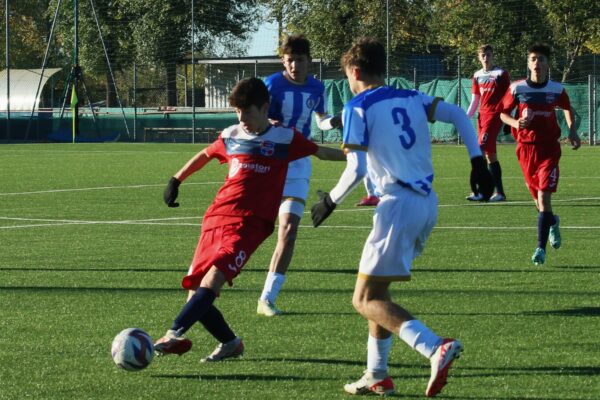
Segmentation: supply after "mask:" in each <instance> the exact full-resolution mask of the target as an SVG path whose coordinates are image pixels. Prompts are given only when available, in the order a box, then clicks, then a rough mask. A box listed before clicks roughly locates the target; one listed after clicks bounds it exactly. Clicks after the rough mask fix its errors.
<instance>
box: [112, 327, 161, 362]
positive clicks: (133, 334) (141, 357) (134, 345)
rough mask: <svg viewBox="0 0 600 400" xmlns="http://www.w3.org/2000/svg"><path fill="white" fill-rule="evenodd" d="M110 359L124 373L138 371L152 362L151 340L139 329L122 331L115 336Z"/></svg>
mask: <svg viewBox="0 0 600 400" xmlns="http://www.w3.org/2000/svg"><path fill="white" fill-rule="evenodd" d="M111 354H112V359H113V361H114V362H115V364H117V366H118V367H119V368H122V369H124V370H126V371H140V370H142V369H144V368H146V367H147V366H148V365H150V363H151V362H152V357H153V356H154V345H153V344H152V338H151V337H150V335H148V333H147V332H146V331H144V330H143V329H140V328H128V329H124V330H122V331H121V332H119V334H118V335H117V336H115V338H114V340H113V342H112V346H111Z"/></svg>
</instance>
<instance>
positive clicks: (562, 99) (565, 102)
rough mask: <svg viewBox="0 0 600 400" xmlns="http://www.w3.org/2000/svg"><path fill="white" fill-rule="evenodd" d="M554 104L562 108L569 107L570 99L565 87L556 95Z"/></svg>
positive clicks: (566, 108)
mask: <svg viewBox="0 0 600 400" xmlns="http://www.w3.org/2000/svg"><path fill="white" fill-rule="evenodd" d="M556 105H557V106H558V107H560V108H562V109H563V110H570V109H571V101H570V100H569V95H568V94H567V91H566V90H565V89H563V91H562V92H561V93H560V95H559V96H558V99H556Z"/></svg>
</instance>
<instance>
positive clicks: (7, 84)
mask: <svg viewBox="0 0 600 400" xmlns="http://www.w3.org/2000/svg"><path fill="white" fill-rule="evenodd" d="M4 3H5V8H4V14H5V16H6V18H5V19H6V140H10V24H9V20H10V19H9V14H10V13H9V10H8V0H5V2H4Z"/></svg>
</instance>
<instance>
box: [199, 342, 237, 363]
mask: <svg viewBox="0 0 600 400" xmlns="http://www.w3.org/2000/svg"><path fill="white" fill-rule="evenodd" d="M243 354H244V342H242V339H240V338H239V337H236V338H235V339H233V340H232V341H231V342H229V343H219V345H218V346H217V348H216V349H215V351H213V352H212V353H211V354H210V355H209V356H208V357H206V358H203V359H202V360H200V361H202V362H217V361H223V360H225V359H227V358H236V357H240V356H241V355H243Z"/></svg>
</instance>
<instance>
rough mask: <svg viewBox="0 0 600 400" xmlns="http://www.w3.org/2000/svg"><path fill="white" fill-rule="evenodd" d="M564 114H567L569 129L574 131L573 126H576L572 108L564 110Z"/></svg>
mask: <svg viewBox="0 0 600 400" xmlns="http://www.w3.org/2000/svg"><path fill="white" fill-rule="evenodd" d="M563 114H564V115H565V122H566V123H567V127H568V128H569V131H572V130H573V128H574V127H575V118H574V116H573V111H572V110H570V109H569V110H563Z"/></svg>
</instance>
